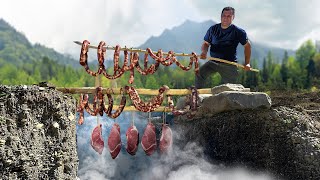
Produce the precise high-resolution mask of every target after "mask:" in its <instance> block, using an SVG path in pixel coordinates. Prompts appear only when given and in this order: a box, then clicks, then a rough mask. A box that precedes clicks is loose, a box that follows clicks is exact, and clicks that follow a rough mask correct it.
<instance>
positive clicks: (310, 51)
mask: <svg viewBox="0 0 320 180" xmlns="http://www.w3.org/2000/svg"><path fill="white" fill-rule="evenodd" d="M315 54H316V47H315V45H314V44H313V43H312V41H311V40H308V41H306V42H305V43H303V44H302V45H301V46H300V47H299V48H298V50H297V51H296V59H297V61H299V63H300V66H301V68H306V67H307V65H308V63H309V60H310V59H313V57H314V55H315Z"/></svg>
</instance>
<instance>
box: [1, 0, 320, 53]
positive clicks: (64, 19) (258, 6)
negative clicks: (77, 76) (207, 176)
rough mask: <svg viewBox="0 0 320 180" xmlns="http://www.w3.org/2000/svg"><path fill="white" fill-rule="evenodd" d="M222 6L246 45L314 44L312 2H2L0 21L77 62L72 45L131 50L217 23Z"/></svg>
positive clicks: (317, 29) (317, 28)
mask: <svg viewBox="0 0 320 180" xmlns="http://www.w3.org/2000/svg"><path fill="white" fill-rule="evenodd" d="M225 6H232V7H234V8H235V10H236V12H235V13H236V14H235V20H234V22H233V23H234V24H235V25H237V26H239V27H241V28H243V29H245V30H246V32H247V34H248V37H249V39H250V40H251V41H254V42H259V43H263V44H265V45H270V46H275V47H281V48H285V49H293V50H294V49H297V48H298V47H299V46H300V45H301V44H302V43H303V42H305V41H306V40H308V39H311V40H313V41H314V40H320V18H319V17H320V11H319V10H318V9H319V8H320V1H318V0H308V1H305V0H281V1H279V0H264V1H261V0H175V1H172V0H152V1H150V0H91V1H87V0H67V1H66V0H55V1H48V0H28V1H25V0H2V2H1V6H0V18H3V19H4V20H5V21H7V22H8V23H9V24H11V25H12V26H13V27H14V28H16V29H17V30H18V31H19V32H22V33H23V34H25V35H26V37H27V38H28V39H29V40H30V41H31V43H33V44H34V43H40V44H42V45H45V46H47V47H49V48H54V49H55V50H57V51H58V52H61V53H66V54H71V55H77V56H78V54H79V47H77V45H75V44H74V43H73V41H75V40H77V41H83V40H85V39H87V40H89V41H90V42H91V44H92V45H97V44H99V42H100V41H105V42H106V43H107V44H108V45H111V46H115V45H117V44H119V45H120V46H127V47H137V46H139V45H141V44H143V43H144V42H145V41H146V40H147V39H148V38H150V37H151V36H159V35H160V34H161V33H162V32H163V31H164V30H165V29H172V28H173V27H175V26H179V25H181V24H182V23H183V22H184V21H186V20H187V19H188V20H192V21H195V22H203V21H206V20H213V21H215V22H220V13H221V10H222V9H223V7H225ZM168 43H169V42H168ZM200 46H201V45H199V47H200ZM160 48H161V47H159V49H160ZM199 49H200V48H199ZM195 51H197V50H195Z"/></svg>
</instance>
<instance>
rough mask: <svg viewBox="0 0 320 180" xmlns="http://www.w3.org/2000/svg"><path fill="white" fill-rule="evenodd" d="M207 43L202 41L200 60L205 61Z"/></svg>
mask: <svg viewBox="0 0 320 180" xmlns="http://www.w3.org/2000/svg"><path fill="white" fill-rule="evenodd" d="M209 45H210V44H209V43H208V42H207V41H203V43H202V46H201V54H200V59H207V52H208V49H209Z"/></svg>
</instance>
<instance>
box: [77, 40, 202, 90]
mask: <svg viewBox="0 0 320 180" xmlns="http://www.w3.org/2000/svg"><path fill="white" fill-rule="evenodd" d="M89 45H90V42H89V41H88V40H84V41H83V42H82V46H81V52H80V64H81V65H82V66H83V67H84V68H85V70H86V72H87V73H88V74H90V75H91V76H96V75H97V74H101V73H102V74H103V75H104V76H105V77H106V78H108V79H116V78H119V77H120V76H122V75H123V74H124V72H125V71H130V78H129V83H130V84H132V83H133V81H134V68H136V69H137V71H138V72H139V73H140V74H142V75H148V74H153V73H155V72H156V71H157V69H158V67H159V64H160V63H161V64H162V65H164V66H170V65H171V64H173V63H175V64H176V65H177V66H178V67H180V68H181V69H182V70H185V71H189V70H190V69H191V67H192V64H193V63H195V73H196V74H198V72H199V62H198V57H197V55H196V54H195V53H194V52H192V56H191V57H190V63H189V65H188V66H184V65H182V64H181V63H180V62H179V61H178V60H177V59H176V57H175V56H174V52H173V51H169V52H168V55H167V56H166V57H163V52H162V50H161V49H160V50H159V51H158V52H157V53H156V54H154V53H153V52H152V50H151V49H150V48H147V49H146V53H145V56H144V69H142V68H141V66H140V65H139V54H138V53H137V52H134V53H132V52H130V65H129V66H128V65H127V64H128V50H127V49H125V50H124V63H123V66H122V67H120V66H119V60H120V49H121V48H120V46H119V45H117V46H116V47H115V51H114V55H113V63H114V74H113V75H109V74H108V73H107V72H106V69H105V66H104V56H105V54H106V49H104V48H103V46H105V45H106V43H105V42H103V41H101V42H100V43H99V45H98V50H97V55H98V61H99V69H98V71H97V72H93V71H91V70H90V68H89V66H88V50H89ZM148 56H150V57H152V58H153V59H154V60H155V61H156V62H155V64H152V65H151V66H150V67H149V68H148Z"/></svg>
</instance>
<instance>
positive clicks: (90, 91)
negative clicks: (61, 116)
mask: <svg viewBox="0 0 320 180" xmlns="http://www.w3.org/2000/svg"><path fill="white" fill-rule="evenodd" d="M56 89H57V90H58V91H61V92H63V93H70V94H95V93H96V88H95V87H82V88H81V87H80V88H79V87H70V88H65V87H57V88H56ZM136 90H137V92H138V94H139V95H141V94H144V95H158V93H159V90H157V89H136ZM102 92H103V93H104V94H107V93H109V94H116V95H117V94H121V93H120V88H102ZM198 92H199V94H211V89H210V88H206V89H198ZM166 94H167V95H174V96H183V95H187V94H191V91H190V90H188V89H169V90H168V91H167V92H166Z"/></svg>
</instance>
